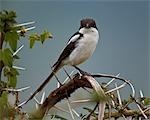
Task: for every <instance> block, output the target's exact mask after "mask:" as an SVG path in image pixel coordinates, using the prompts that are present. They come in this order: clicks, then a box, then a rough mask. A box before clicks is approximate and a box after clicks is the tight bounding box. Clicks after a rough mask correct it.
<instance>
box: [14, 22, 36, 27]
mask: <svg viewBox="0 0 150 120" xmlns="http://www.w3.org/2000/svg"><path fill="white" fill-rule="evenodd" d="M34 23H35V21H31V22H25V23H21V24H17V25H15V27H21V26H26V25H31V24H34Z"/></svg>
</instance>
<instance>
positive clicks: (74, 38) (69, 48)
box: [53, 32, 83, 67]
mask: <svg viewBox="0 0 150 120" xmlns="http://www.w3.org/2000/svg"><path fill="white" fill-rule="evenodd" d="M81 37H83V34H82V33H79V32H76V33H75V34H74V35H73V36H72V37H71V38H70V39H69V41H68V44H67V46H66V47H65V48H64V50H63V51H62V53H61V54H60V56H59V58H58V60H57V62H56V63H55V64H54V65H53V67H55V66H56V65H60V64H61V62H62V61H63V60H64V59H65V58H67V57H68V56H69V55H70V54H71V52H72V51H73V50H74V49H75V48H76V44H77V42H78V40H79V39H80V38H81Z"/></svg>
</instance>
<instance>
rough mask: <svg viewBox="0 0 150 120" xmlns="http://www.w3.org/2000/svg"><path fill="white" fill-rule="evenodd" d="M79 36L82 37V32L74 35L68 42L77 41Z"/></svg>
mask: <svg viewBox="0 0 150 120" xmlns="http://www.w3.org/2000/svg"><path fill="white" fill-rule="evenodd" d="M79 37H80V34H76V35H74V36H72V37H71V38H70V40H69V41H68V43H67V44H69V43H70V42H75V41H76V40H78V39H79Z"/></svg>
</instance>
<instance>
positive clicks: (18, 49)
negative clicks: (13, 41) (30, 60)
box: [13, 45, 24, 56]
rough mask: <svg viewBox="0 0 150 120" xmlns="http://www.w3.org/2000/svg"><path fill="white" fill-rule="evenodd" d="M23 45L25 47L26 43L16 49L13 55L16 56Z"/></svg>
mask: <svg viewBox="0 0 150 120" xmlns="http://www.w3.org/2000/svg"><path fill="white" fill-rule="evenodd" d="M23 47H24V45H21V46H20V47H19V48H18V49H17V50H16V52H14V53H13V56H15V55H16V54H17V53H18V52H19V51H20V50H21V49H22V48H23Z"/></svg>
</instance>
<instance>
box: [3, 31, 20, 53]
mask: <svg viewBox="0 0 150 120" xmlns="http://www.w3.org/2000/svg"><path fill="white" fill-rule="evenodd" d="M4 36H5V37H4V40H5V41H6V42H8V43H9V45H10V47H11V49H12V50H13V51H16V49H17V41H18V40H19V35H18V33H17V32H16V31H13V32H6V33H5V35H4Z"/></svg>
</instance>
